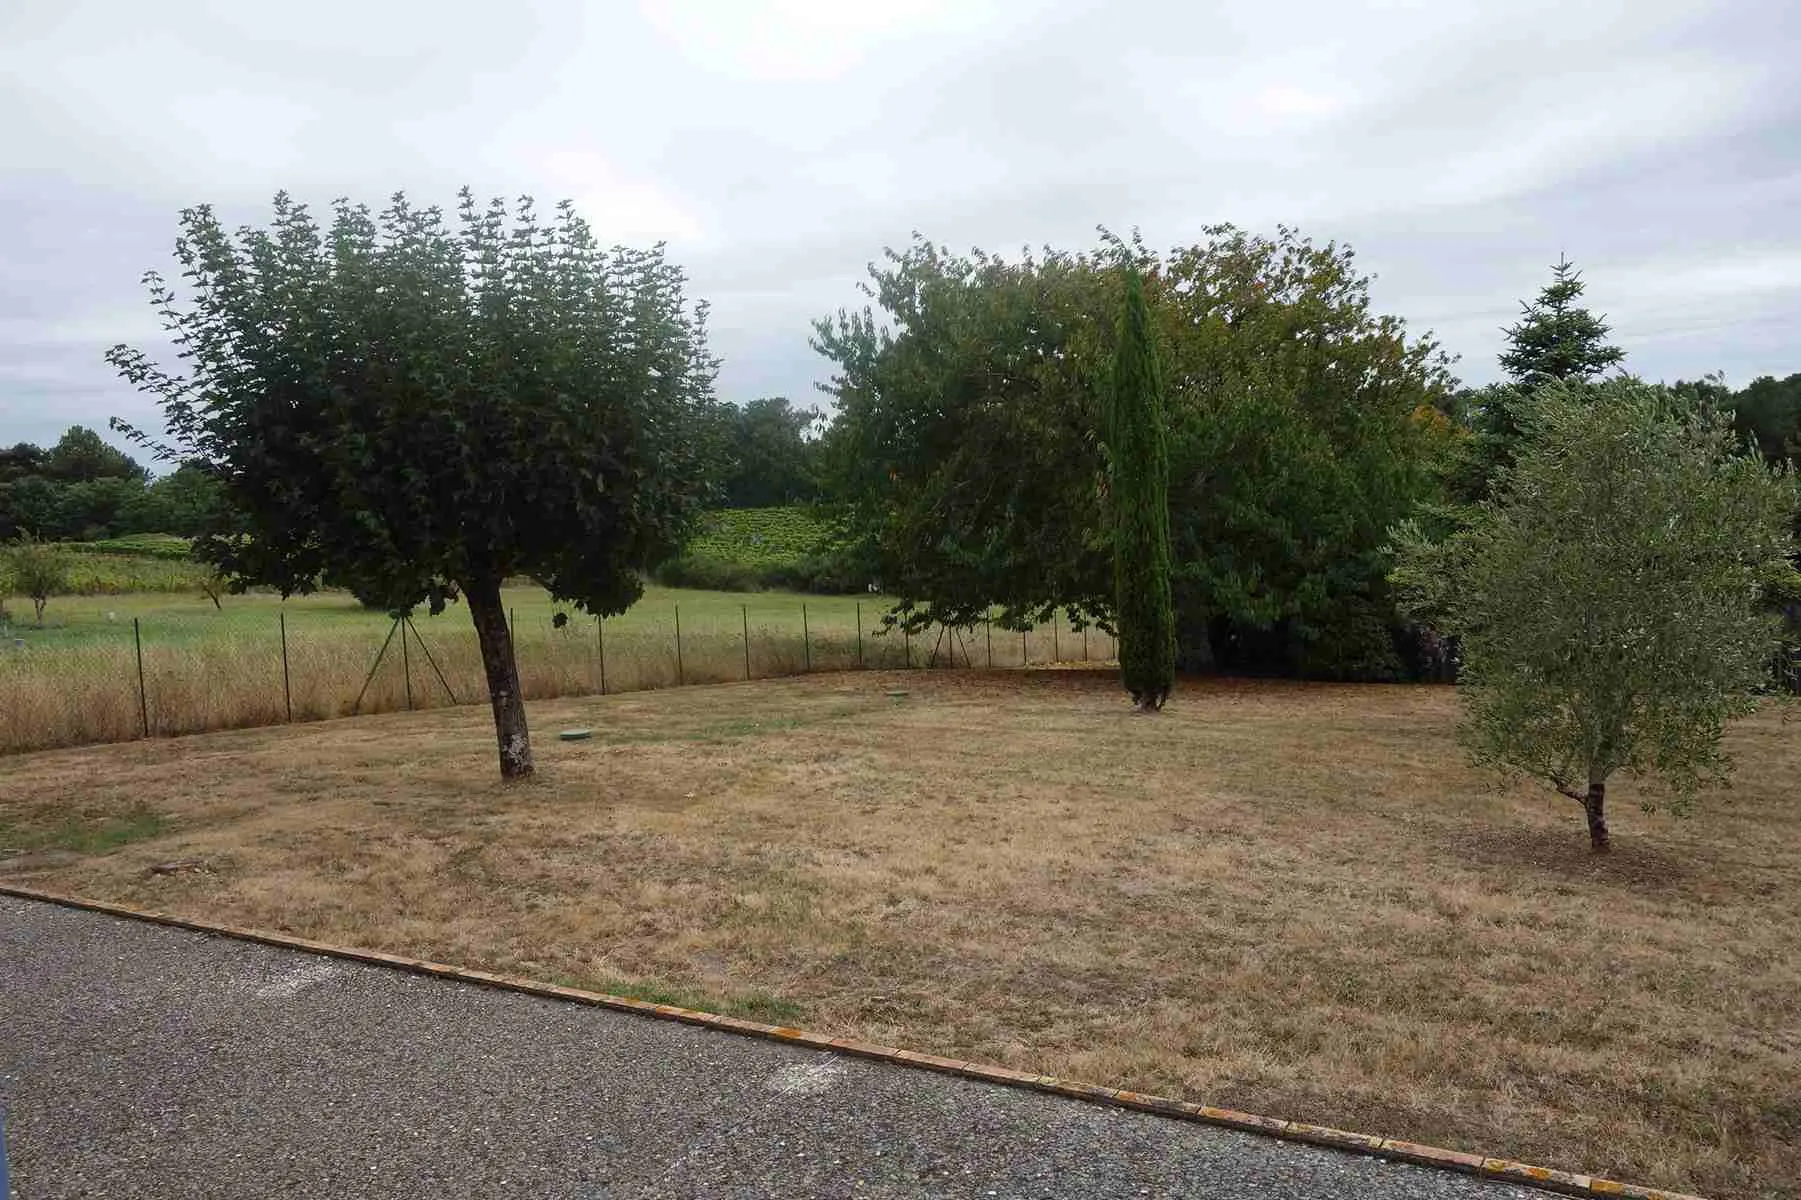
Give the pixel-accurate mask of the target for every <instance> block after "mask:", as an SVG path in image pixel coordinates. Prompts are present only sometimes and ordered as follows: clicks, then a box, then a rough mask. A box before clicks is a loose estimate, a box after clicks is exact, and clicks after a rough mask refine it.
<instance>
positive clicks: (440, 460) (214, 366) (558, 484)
mask: <svg viewBox="0 0 1801 1200" xmlns="http://www.w3.org/2000/svg"><path fill="white" fill-rule="evenodd" d="M176 255H177V258H178V259H179V261H180V263H181V266H182V269H183V275H184V278H185V279H186V280H187V282H188V289H187V292H186V294H185V295H183V294H178V293H177V292H176V291H175V289H174V288H172V287H171V286H170V285H168V284H167V283H165V282H164V281H163V279H162V278H161V277H160V276H158V275H157V274H155V273H151V274H150V275H148V276H147V277H146V282H147V284H148V286H149V289H150V293H151V298H152V302H153V304H154V305H155V307H156V309H157V310H158V312H159V313H160V314H161V316H162V319H163V323H164V326H165V328H166V329H167V330H168V331H169V333H170V335H171V337H172V339H173V341H174V343H175V345H176V347H177V349H178V350H179V351H180V353H181V355H182V361H183V363H184V365H185V370H186V372H187V373H186V374H181V375H178V374H170V373H167V372H165V371H164V370H163V369H161V368H159V367H158V366H157V365H156V364H154V363H153V362H151V361H150V360H149V359H148V358H147V357H146V356H145V355H144V354H142V353H141V352H139V351H136V350H133V349H130V348H128V347H125V346H118V347H115V348H114V349H113V350H112V351H111V353H110V355H109V358H110V360H111V361H112V362H113V363H114V365H115V366H116V367H117V368H118V369H119V370H120V372H121V373H122V374H123V375H124V376H125V377H126V378H127V379H129V380H130V381H131V382H133V383H134V384H136V385H137V386H138V387H139V388H141V389H142V390H144V391H147V392H149V393H150V394H152V395H154V396H155V397H157V398H158V400H159V401H160V403H161V406H162V410H163V415H164V419H165V421H166V423H167V425H168V428H169V430H170V431H171V437H172V442H171V444H169V445H166V446H159V447H157V450H158V454H159V457H165V458H171V459H178V460H180V461H184V462H190V463H194V464H196V465H198V466H199V467H201V468H202V469H204V470H205V471H207V472H208V473H209V474H210V475H212V476H213V477H214V478H216V479H218V480H219V481H220V482H221V484H222V486H223V488H224V492H225V496H226V500H227V502H228V504H229V507H230V511H231V513H232V514H233V515H232V519H231V520H230V521H226V522H222V523H221V524H220V525H218V526H216V527H214V528H213V529H211V530H209V531H208V532H207V533H206V535H205V536H203V537H202V538H201V539H200V540H199V542H198V543H197V552H198V553H199V554H200V555H201V556H202V557H203V558H204V559H206V560H207V561H210V562H212V563H214V564H216V565H217V566H218V567H219V568H220V569H221V570H222V571H223V572H224V573H225V574H226V576H227V577H228V578H229V579H230V581H231V584H232V586H233V587H235V588H240V589H241V588H243V587H246V586H249V585H253V584H261V585H267V586H272V587H275V588H277V589H279V590H280V591H281V592H282V593H283V594H284V595H285V594H290V593H294V592H304V591H307V590H310V589H312V588H314V587H316V586H317V585H318V584H319V582H320V580H321V579H322V577H325V576H327V575H329V576H332V577H334V578H335V579H338V580H340V581H343V582H346V583H349V584H351V585H353V586H355V587H356V588H358V589H359V594H369V595H376V596H380V597H382V598H383V599H384V600H386V601H388V602H389V603H390V604H392V605H393V606H395V607H396V608H400V609H404V608H407V607H410V606H412V605H415V604H419V603H428V604H430V605H431V606H432V608H433V609H434V611H436V610H438V609H440V608H441V607H442V606H443V605H444V604H445V603H447V602H449V601H451V600H453V599H455V598H457V597H459V596H461V597H462V598H464V599H465V600H466V601H467V602H468V604H469V606H470V612H471V616H472V618H473V620H474V622H475V626H476V632H477V635H478V638H479V641H480V643H481V648H482V657H483V663H484V666H485V668H486V672H487V677H488V684H489V693H490V698H491V700H492V702H493V707H494V712H495V724H496V733H497V737H498V740H499V744H500V761H501V770H502V774H503V775H506V776H508V777H516V776H521V775H525V774H529V773H530V771H531V769H532V759H531V745H530V740H529V735H528V733H527V729H526V723H525V713H524V707H523V703H522V701H521V698H520V696H519V685H518V673H517V668H516V665H515V663H514V660H513V652H512V643H511V639H510V636H509V634H508V630H507V627H506V619H505V613H504V611H503V610H502V607H501V601H500V587H501V584H502V583H503V582H504V581H505V580H506V579H508V578H510V577H513V576H516V575H529V576H531V577H533V578H536V579H538V580H539V581H540V582H542V583H543V584H544V586H545V587H547V588H548V589H549V590H550V592H551V593H552V594H553V595H554V596H556V597H558V598H559V599H563V600H567V601H570V602H573V603H575V604H577V605H580V606H581V607H583V608H585V609H587V610H588V611H591V612H594V613H600V614H609V613H617V612H620V611H622V610H623V609H624V608H625V607H626V606H627V605H629V604H630V603H631V602H632V601H633V600H635V599H636V598H637V597H638V595H639V594H640V592H641V590H642V585H641V583H640V581H639V576H638V574H637V571H638V570H639V569H641V568H643V567H646V566H648V565H650V564H651V563H653V562H655V561H657V560H658V559H660V558H662V557H664V556H666V555H667V554H669V553H671V552H672V551H673V549H674V548H675V547H676V546H677V545H678V544H679V543H680V541H681V539H682V537H683V536H684V535H685V533H686V532H687V530H688V529H689V526H690V523H691V521H692V519H693V517H694V516H695V515H696V513H697V510H698V508H699V505H700V504H701V502H702V501H703V500H704V499H705V498H706V497H707V496H708V494H709V490H710V486H711V484H712V482H713V481H714V479H715V478H716V471H715V466H714V464H715V461H716V458H717V454H718V450H719V447H718V435H717V430H718V428H719V422H718V420H717V417H716V413H715V411H714V409H715V402H714V399H713V390H712V389H713V378H714V374H715V369H716V364H715V362H714V360H713V359H712V358H711V357H710V356H709V355H708V353H707V349H706V340H705V310H704V306H698V305H697V306H694V307H693V308H690V307H689V306H688V305H687V304H686V302H685V301H684V297H683V277H682V274H681V272H680V270H679V269H678V268H676V267H675V266H674V265H673V264H671V263H669V262H667V261H666V260H665V258H664V256H663V254H662V252H661V249H660V248H659V249H656V250H651V251H642V250H630V249H624V248H618V249H614V250H611V251H606V250H603V249H601V248H600V246H599V245H598V244H597V242H596V241H595V239H594V236H593V234H592V233H591V231H590V230H589V228H588V226H587V225H586V223H585V222H583V221H582V220H581V218H579V217H578V216H577V215H576V214H575V211H574V208H573V206H572V205H570V204H568V203H567V202H565V203H564V204H562V205H559V206H558V208H557V210H556V214H555V216H554V217H552V218H550V219H549V220H544V219H541V218H540V217H539V215H538V213H537V210H536V208H535V207H534V205H533V204H532V202H531V201H530V200H529V199H525V200H521V201H519V202H518V204H517V205H516V206H513V207H511V208H509V207H508V205H506V204H505V203H504V202H502V201H500V200H494V201H492V202H490V203H488V204H487V205H485V206H484V205H480V204H478V203H477V202H476V200H475V198H474V197H473V196H472V195H471V194H470V193H469V192H467V191H464V192H463V193H462V201H461V205H460V207H459V209H458V211H457V213H456V214H455V215H454V216H452V217H446V215H445V214H444V213H443V212H442V211H440V210H439V209H437V208H435V207H429V208H419V207H415V206H414V205H412V204H411V203H409V202H408V201H407V199H406V197H405V196H404V195H398V194H397V195H396V196H394V197H393V199H392V200H391V202H390V203H389V204H388V205H387V207H385V208H383V209H382V210H381V211H380V212H379V213H375V212H372V211H371V210H370V208H369V207H368V206H366V205H358V204H352V203H350V202H348V201H338V202H336V203H335V204H334V205H333V206H332V216H331V220H330V222H329V224H328V225H325V226H321V225H320V224H319V223H318V222H316V221H315V220H314V218H313V216H312V214H311V213H310V212H309V210H308V209H307V207H306V206H304V205H302V204H298V203H295V202H294V201H293V200H291V199H290V198H289V197H288V196H287V195H285V194H283V195H279V196H277V197H276V199H275V204H274V216H273V220H272V222H271V223H270V224H269V225H268V226H267V227H265V228H243V229H240V230H238V231H237V232H236V233H235V234H234V233H228V232H227V231H226V230H225V228H224V227H223V226H222V225H221V224H220V222H219V220H218V218H217V217H216V216H215V215H214V213H213V211H212V210H211V209H210V208H206V207H201V208H193V209H188V210H186V211H184V212H183V214H182V217H181V236H180V238H179V239H178V241H177V243H176Z"/></svg>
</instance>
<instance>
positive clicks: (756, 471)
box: [721, 396, 821, 508]
mask: <svg viewBox="0 0 1801 1200" xmlns="http://www.w3.org/2000/svg"><path fill="white" fill-rule="evenodd" d="M726 417H727V420H728V425H729V437H728V446H727V457H728V459H729V461H728V463H727V466H726V470H725V479H724V484H723V488H722V496H721V500H722V501H723V503H724V504H725V506H726V507H727V508H766V507H769V506H772V505H781V504H794V503H797V502H801V501H810V500H816V499H818V498H819V472H818V465H817V462H816V461H815V460H816V459H817V458H818V443H817V442H816V441H815V439H814V436H813V435H814V433H815V430H816V428H817V426H818V424H819V422H820V420H821V417H820V414H819V413H817V412H815V411H813V410H812V409H806V408H797V407H795V406H794V405H793V404H792V403H791V402H790V401H789V400H788V398H787V397H786V396H765V397H763V398H762V399H760V400H752V401H751V402H750V403H748V404H746V405H744V406H743V407H742V408H732V409H729V410H728V411H727V413H726Z"/></svg>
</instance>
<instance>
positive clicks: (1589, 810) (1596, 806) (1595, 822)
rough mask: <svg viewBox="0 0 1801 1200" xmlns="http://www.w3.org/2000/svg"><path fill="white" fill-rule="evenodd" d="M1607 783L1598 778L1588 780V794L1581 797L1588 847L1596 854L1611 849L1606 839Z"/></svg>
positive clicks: (1610, 844)
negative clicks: (1585, 815) (1585, 819)
mask: <svg viewBox="0 0 1801 1200" xmlns="http://www.w3.org/2000/svg"><path fill="white" fill-rule="evenodd" d="M1606 805H1607V784H1606V783H1604V782H1602V781H1601V780H1598V779H1591V780H1589V781H1588V795H1586V796H1584V797H1583V798H1582V811H1583V812H1584V813H1586V814H1587V816H1588V848H1589V849H1590V850H1593V851H1594V852H1595V853H1596V854H1605V853H1607V851H1608V850H1610V849H1612V843H1610V842H1609V841H1608V840H1607V808H1606Z"/></svg>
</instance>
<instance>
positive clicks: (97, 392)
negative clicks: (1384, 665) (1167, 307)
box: [0, 0, 1801, 444]
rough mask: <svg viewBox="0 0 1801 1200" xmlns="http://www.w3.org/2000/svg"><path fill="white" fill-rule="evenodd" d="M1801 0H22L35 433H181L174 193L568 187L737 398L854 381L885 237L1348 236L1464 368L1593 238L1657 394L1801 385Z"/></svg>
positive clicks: (246, 205) (546, 191)
mask: <svg viewBox="0 0 1801 1200" xmlns="http://www.w3.org/2000/svg"><path fill="white" fill-rule="evenodd" d="M1798 45H1801V9H1798V8H1797V5H1796V3H1795V0H1738V2H1721V0H1714V2H1713V3H1706V2H1695V3H1679V2H1676V0H1630V2H1627V0H1619V2H1609V0H1555V2H1550V3H1537V2H1531V3H1527V2H1517V3H1510V2H1505V0H1480V2H1475V0H1472V2H1467V3H1466V2H1460V0H1389V2H1375V0H1362V2H1343V0H1236V2H1232V3H1174V2H1172V3H1168V4H1149V3H1125V2H1123V0H1113V2H1112V3H1109V4H1100V3H1041V4H1028V3H1025V2H1024V0H1018V2H1013V3H991V4H990V3H981V2H980V0H974V2H972V0H944V2H941V0H705V2H703V0H638V2H631V0H620V2H614V3H609V2H607V0H587V2H586V3H578V2H576V0H567V2H544V3H508V2H502V0H473V2H472V0H438V2H434V3H399V2H394V0H307V2H306V3H292V2H285V3H280V4H276V3H263V2H260V0H218V2H216V3H205V2H201V0H151V2H144V0H100V2H82V0H0V239H4V242H3V244H0V245H3V252H0V444H10V443H12V442H14V441H18V440H32V441H38V442H48V441H53V440H54V439H55V438H56V437H57V436H58V434H59V433H60V432H61V430H62V429H63V428H64V427H66V426H67V425H69V424H70V423H73V422H81V423H85V424H89V425H92V426H95V427H96V428H102V427H104V425H105V422H106V418H107V417H109V416H112V415H120V416H125V417H128V418H132V419H135V420H140V421H146V420H148V421H150V422H152V423H153V422H154V414H153V411H152V410H151V409H150V408H149V406H148V405H147V403H146V401H145V400H144V399H143V398H141V397H139V396H137V395H136V394H135V393H133V392H132V391H131V390H130V389H129V388H128V387H126V386H125V385H124V384H122V383H121V382H120V381H118V380H117V379H116V378H115V377H114V376H113V374H112V373H111V370H110V368H108V367H107V366H106V365H105V363H104V362H103V361H102V358H101V355H102V353H103V352H104V350H105V349H106V347H107V346H108V345H110V344H112V343H113V342H116V341H121V340H123V341H131V342H135V343H138V344H141V345H144V346H146V347H147V348H149V347H153V346H155V345H156V334H157V329H156V325H155V321H154V319H153V317H152V316H151V314H150V312H149V310H148V308H147V306H146V305H145V302H144V293H143V290H142V288H141V286H140V285H139V282H138V281H139V277H140V275H141V274H142V273H143V272H144V270H146V269H147V268H150V267H166V266H167V265H168V263H169V250H170V245H171V243H172V241H173V238H174V233H175V219H176V214H177V213H178V211H179V210H180V209H181V208H182V206H184V205H188V204H194V203H198V202H209V203H212V204H214V205H216V206H217V207H218V208H219V209H220V210H221V213H222V215H223V216H224V217H225V218H226V220H227V221H228V222H230V223H233V224H236V223H239V222H242V221H257V220H261V219H263V218H264V217H265V216H266V215H267V212H268V200H269V197H270V196H271V195H272V194H273V193H274V192H275V191H276V190H277V189H281V188H285V189H287V190H289V191H291V192H293V193H295V194H296V195H297V196H298V197H300V198H301V199H304V200H307V201H309V202H313V203H316V204H319V205H323V204H324V203H325V202H326V201H328V200H330V199H331V198H332V197H334V196H337V195H349V196H351V197H353V198H356V199H364V200H369V201H371V202H377V201H379V200H381V199H383V198H385V197H386V196H387V195H388V194H389V193H391V192H392V191H394V190H396V189H405V190H406V191H408V192H409V193H410V194H411V195H412V196H413V197H414V198H415V199H419V200H427V199H429V200H432V201H436V202H441V203H445V204H449V203H450V202H451V201H452V200H453V199H454V193H455V189H456V188H457V187H458V185H460V184H463V183H468V184H469V185H471V186H472V187H474V188H475V189H476V190H477V191H478V192H480V193H483V194H494V193H498V194H505V195H515V194H518V193H530V194H533V195H535V196H537V197H538V199H539V200H540V201H544V202H548V201H551V200H554V199H557V198H559V197H563V196H569V197H573V198H574V199H575V200H576V201H577V203H578V204H579V205H580V206H581V208H582V209H583V211H584V212H585V213H586V215H587V216H588V217H589V219H590V220H591V221H592V222H593V223H594V225H595V226H596V228H597V232H598V233H599V234H600V236H601V237H602V238H603V240H607V241H623V242H628V243H642V242H649V241H654V240H657V239H666V240H667V241H668V242H669V244H670V247H671V252H672V255H673V256H674V257H675V258H676V260H677V261H679V262H681V263H682V264H683V265H684V266H686V267H687V269H688V271H689V273H690V275H691V278H692V292H693V294H694V295H696V296H704V297H706V298H708V299H710V300H711V301H712V302H713V306H714V307H713V311H714V324H713V348H714V350H715V352H716V353H718V354H720V355H722V356H723V357H724V359H725V366H724V369H723V372H722V374H721V377H720V391H721V393H722V394H723V395H724V396H725V397H727V398H729V399H733V400H738V401H743V400H747V399H750V398H753V397H756V396H759V395H767V394H787V395H790V396H793V397H795V398H796V399H803V400H807V401H809V402H811V401H814V400H816V399H818V397H817V394H816V393H815V392H814V389H813V384H814V382H815V381H816V380H819V379H822V378H823V377H824V371H823V369H822V366H821V363H820V361H819V360H818V359H817V357H816V356H815V355H814V354H813V353H812V351H811V350H809V349H808V346H807V336H808V333H809V322H810V320H811V319H812V318H814V317H817V316H821V315H824V314H827V313H829V312H831V311H832V310H834V309H836V308H837V307H839V306H841V305H855V304H857V303H859V301H860V297H859V296H858V294H857V292H856V290H855V286H856V283H857V281H858V280H859V279H860V278H861V277H862V274H863V271H864V268H865V265H866V264H867V263H868V262H869V261H870V260H871V259H873V258H876V257H878V256H879V255H880V253H881V250H882V248H883V247H884V246H885V245H899V244H900V243H902V242H903V241H905V239H906V238H907V237H908V236H909V235H910V233H911V232H912V231H913V230H919V231H920V232H922V233H924V234H926V235H927V236H929V237H931V238H933V239H935V240H938V241H941V242H946V243H949V244H951V245H954V246H957V247H959V248H966V247H969V246H974V245H979V246H982V247H984V248H987V249H991V250H1004V249H1010V248H1015V247H1019V246H1021V245H1025V244H1031V245H1034V246H1036V245H1042V244H1045V243H1051V244H1054V245H1058V246H1062V247H1069V248H1076V247H1082V246H1088V245H1091V244H1092V243H1093V241H1094V233H1093V231H1094V227H1095V226H1096V225H1097V224H1105V225H1108V226H1110V227H1112V228H1114V229H1118V230H1122V231H1123V230H1126V229H1129V228H1131V227H1133V226H1137V227H1139V228H1140V229H1142V231H1143V233H1144V235H1145V237H1146V239H1147V240H1148V241H1149V242H1150V243H1151V244H1152V245H1154V246H1159V247H1169V246H1174V245H1178V244H1185V243H1188V242H1192V241H1195V240H1197V239H1198V238H1199V236H1200V229H1201V227H1202V226H1204V225H1207V224H1211V223H1214V222H1220V221H1230V222H1234V223H1236V224H1238V225H1241V226H1243V227H1246V228H1248V229H1250V230H1253V231H1267V230H1273V228H1274V226H1275V225H1276V224H1277V223H1278V222H1285V223H1289V224H1292V225H1296V226H1298V227H1299V228H1300V229H1301V230H1302V231H1303V232H1305V233H1307V234H1310V235H1312V236H1313V237H1315V238H1316V239H1318V240H1322V241H1323V240H1327V239H1338V240H1340V241H1346V242H1349V243H1351V244H1352V245H1354V246H1355V247H1356V249H1357V251H1358V254H1359V258H1360V261H1361V262H1362V264H1363V266H1364V268H1365V269H1366V270H1369V271H1372V272H1374V273H1375V274H1376V275H1377V281H1376V284H1375V288H1374V293H1375V298H1376V302H1377V304H1378V306H1379V307H1380V308H1381V309H1383V310H1385V311H1388V312H1393V313H1396V314H1398V315H1400V316H1402V317H1404V318H1405V319H1406V320H1407V321H1408V323H1409V325H1410V326H1411V327H1412V328H1413V329H1415V330H1425V329H1431V330H1433V331H1435V332H1436V334H1437V335H1438V337H1439V339H1440V340H1441V341H1442V342H1443V343H1444V345H1445V347H1446V348H1447V349H1448V350H1450V351H1451V352H1452V353H1454V354H1457V355H1459V356H1460V362H1459V363H1458V368H1457V369H1458V372H1459V374H1460V375H1461V376H1462V377H1463V378H1464V379H1466V380H1468V381H1470V382H1485V381H1487V380H1489V379H1492V378H1493V377H1494V376H1495V375H1496V373H1497V372H1496V367H1495V365H1494V356H1495V353H1496V351H1497V348H1498V344H1499V341H1500V335H1499V332H1498V330H1499V327H1500V326H1501V325H1503V324H1505V323H1506V322H1507V321H1509V320H1510V319H1511V318H1512V316H1513V315H1514V314H1515V312H1516V311H1517V305H1518V301H1519V300H1520V299H1521V298H1522V297H1526V296H1529V295H1531V294H1533V293H1534V292H1536V290H1537V289H1538V288H1539V287H1540V286H1541V285H1542V284H1543V283H1544V281H1545V279H1546V277H1547V267H1548V264H1550V263H1551V262H1554V261H1555V260H1556V259H1557V257H1558V255H1559V254H1560V253H1565V252H1567V253H1568V254H1569V256H1570V257H1571V258H1572V259H1574V260H1575V261H1576V262H1577V263H1578V265H1579V266H1580V267H1582V268H1583V270H1584V273H1585V278H1586V279H1587V281H1588V284H1589V299H1590V301H1591V302H1592V306H1593V307H1594V308H1595V309H1596V310H1597V311H1602V312H1605V313H1606V314H1607V315H1608V316H1609V318H1610V319H1611V320H1612V322H1613V325H1614V332H1615V339H1616V340H1617V341H1618V342H1619V343H1620V344H1621V345H1622V346H1624V347H1625V348H1626V349H1627V351H1628V354H1629V359H1628V362H1629V365H1630V366H1632V367H1633V368H1634V369H1636V370H1637V371H1638V372H1639V373H1640V374H1643V375H1646V376H1648V377H1650V378H1654V379H1655V378H1671V379H1673V378H1676V377H1679V376H1689V377H1693V376H1696V375H1699V374H1702V373H1704V372H1707V371H1714V370H1720V371H1724V372H1725V373H1726V375H1727V377H1728V380H1729V382H1732V383H1734V384H1742V383H1744V382H1745V381H1747V380H1749V379H1750V378H1752V377H1754V376H1756V375H1759V374H1778V375H1787V374H1789V373H1791V372H1795V371H1801V344H1798V343H1801V337H1798V336H1797V335H1798V334H1801V219H1798V218H1801V71H1797V69H1796V66H1795V61H1796V60H1795V50H1796V48H1797V46H1798Z"/></svg>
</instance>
